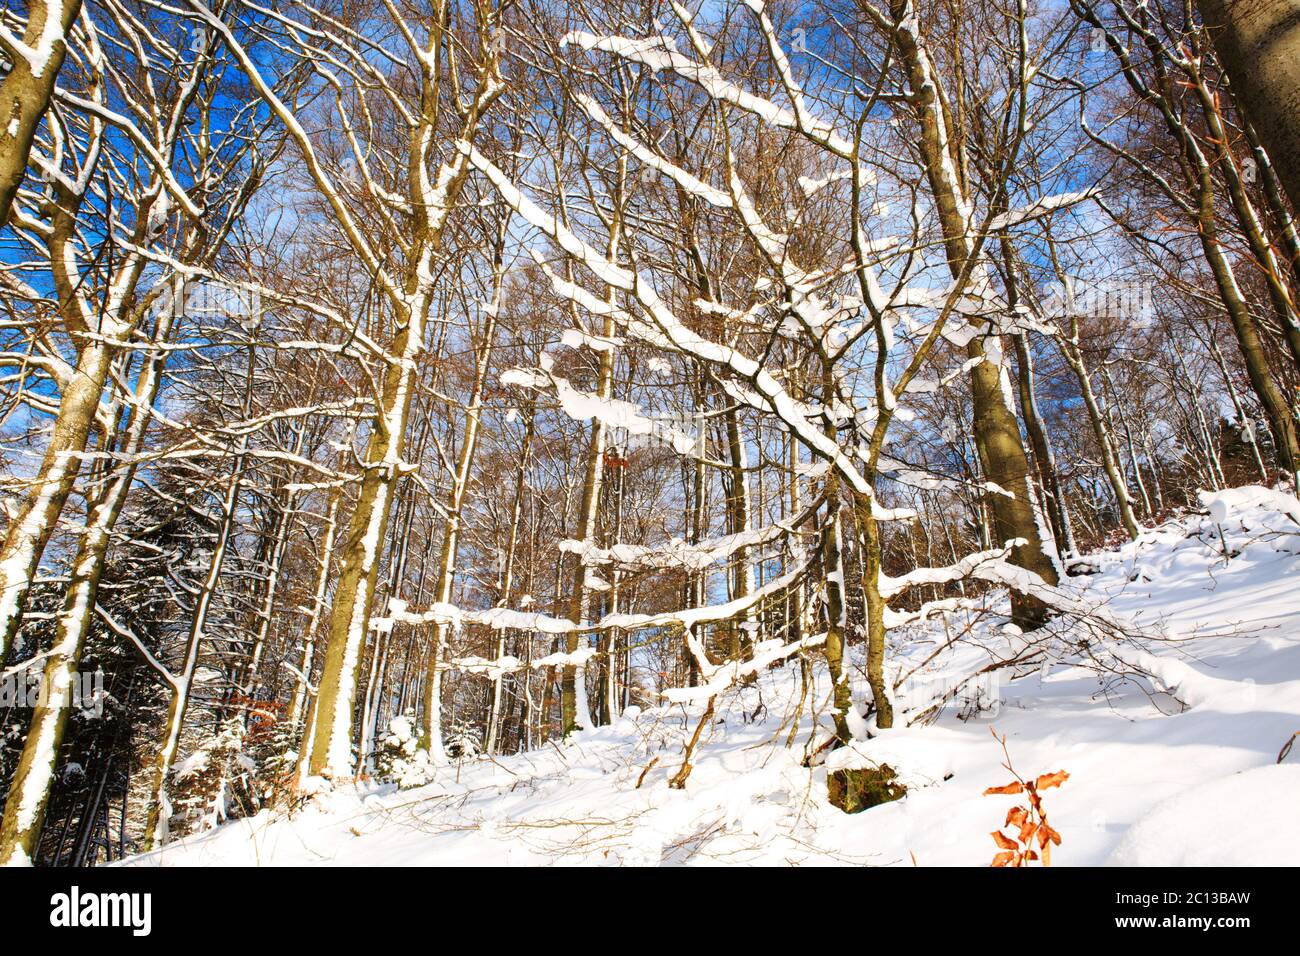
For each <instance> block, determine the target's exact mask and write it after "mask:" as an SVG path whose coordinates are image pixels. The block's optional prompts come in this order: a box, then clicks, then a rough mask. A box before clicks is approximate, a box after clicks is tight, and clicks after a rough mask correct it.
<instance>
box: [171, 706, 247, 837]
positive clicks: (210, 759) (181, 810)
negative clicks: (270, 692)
mask: <svg viewBox="0 0 1300 956" xmlns="http://www.w3.org/2000/svg"><path fill="white" fill-rule="evenodd" d="M246 737H247V731H246V727H245V725H244V720H243V718H242V717H239V716H236V717H230V718H227V719H226V720H224V721H222V723H221V726H220V728H219V729H218V730H217V731H216V732H215V733H214V734H212V735H211V736H209V737H207V738H206V739H204V740H202V741H200V743H199V745H198V746H197V747H195V749H194V750H193V751H191V753H190V754H189V756H188V757H186V758H185V759H184V760H182V761H181V762H180V763H179V764H178V765H177V766H176V770H175V774H174V783H173V789H172V798H171V805H172V808H173V813H172V817H171V819H170V820H169V821H168V830H169V831H170V832H171V833H173V834H185V833H199V832H202V831H204V830H211V829H212V828H214V827H216V826H218V825H220V824H221V823H224V822H225V821H226V820H230V819H234V818H237V817H242V816H248V815H250V814H252V813H255V812H257V810H258V808H259V807H260V805H261V799H260V795H259V794H258V792H257V788H256V785H255V772H256V770H257V762H256V761H255V760H254V759H253V757H252V756H251V755H250V754H249V753H247V752H246V750H245V745H246Z"/></svg>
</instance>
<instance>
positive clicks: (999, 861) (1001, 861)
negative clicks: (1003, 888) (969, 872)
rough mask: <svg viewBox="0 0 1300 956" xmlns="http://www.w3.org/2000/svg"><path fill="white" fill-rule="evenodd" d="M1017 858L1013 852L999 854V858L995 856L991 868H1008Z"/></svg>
mask: <svg viewBox="0 0 1300 956" xmlns="http://www.w3.org/2000/svg"><path fill="white" fill-rule="evenodd" d="M1015 858H1016V855H1015V854H1014V853H1011V852H1007V853H999V854H998V855H997V856H995V857H994V858H993V862H992V863H990V864H989V866H1006V865H1007V864H1008V863H1010V862H1011V861H1012V860H1014V859H1015Z"/></svg>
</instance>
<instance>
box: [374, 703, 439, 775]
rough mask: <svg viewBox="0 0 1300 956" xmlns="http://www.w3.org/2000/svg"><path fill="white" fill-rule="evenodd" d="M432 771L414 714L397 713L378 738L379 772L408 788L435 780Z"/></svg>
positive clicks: (376, 765) (377, 761)
mask: <svg viewBox="0 0 1300 956" xmlns="http://www.w3.org/2000/svg"><path fill="white" fill-rule="evenodd" d="M433 771H434V766H433V762H432V761H431V760H430V759H429V754H428V751H426V750H423V749H422V748H421V747H420V742H419V738H418V736H417V734H416V732H415V718H413V717H411V716H409V715H406V714H403V715H401V716H398V717H394V718H393V719H392V721H391V722H390V723H389V724H388V730H387V731H386V732H385V733H384V736H382V737H381V738H379V749H378V751H377V752H376V754H375V773H376V776H378V777H379V779H380V780H384V781H387V782H389V783H395V784H397V786H398V787H399V788H401V789H402V790H406V789H408V788H410V787H421V786H423V785H424V784H426V783H429V782H430V781H431V780H433Z"/></svg>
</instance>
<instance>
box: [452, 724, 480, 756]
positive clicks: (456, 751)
mask: <svg viewBox="0 0 1300 956" xmlns="http://www.w3.org/2000/svg"><path fill="white" fill-rule="evenodd" d="M482 752H483V742H482V740H481V738H480V737H479V732H478V730H477V729H476V728H474V727H471V726H469V725H467V724H455V725H454V726H453V727H452V728H451V733H450V734H448V735H447V756H448V757H451V758H452V759H454V760H464V759H466V758H469V757H477V756H478V755H479V754H481V753H482Z"/></svg>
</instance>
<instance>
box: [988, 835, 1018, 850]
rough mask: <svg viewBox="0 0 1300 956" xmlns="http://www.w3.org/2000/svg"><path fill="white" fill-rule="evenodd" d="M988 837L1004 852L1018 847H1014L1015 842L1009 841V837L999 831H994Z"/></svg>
mask: <svg viewBox="0 0 1300 956" xmlns="http://www.w3.org/2000/svg"><path fill="white" fill-rule="evenodd" d="M989 836H991V837H993V842H994V843H996V844H997V845H998V846H1000V847H1002V849H1004V850H1015V849H1018V847H1017V846H1016V841H1015V840H1013V839H1011V837H1009V836H1007V835H1006V834H1005V833H1003V832H1002V831H1001V830H994V831H993V832H992V833H990V834H989Z"/></svg>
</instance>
